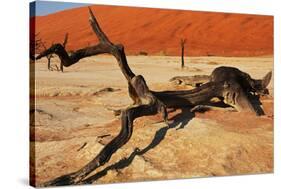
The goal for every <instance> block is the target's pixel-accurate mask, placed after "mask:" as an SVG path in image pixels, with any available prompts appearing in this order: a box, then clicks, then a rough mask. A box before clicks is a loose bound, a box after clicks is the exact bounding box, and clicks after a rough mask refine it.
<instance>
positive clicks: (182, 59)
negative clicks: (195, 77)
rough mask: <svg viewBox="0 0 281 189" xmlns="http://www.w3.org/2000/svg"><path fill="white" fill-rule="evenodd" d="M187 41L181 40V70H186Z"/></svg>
mask: <svg viewBox="0 0 281 189" xmlns="http://www.w3.org/2000/svg"><path fill="white" fill-rule="evenodd" d="M185 42H186V40H185V39H181V41H180V45H181V68H182V69H183V68H184V45H185Z"/></svg>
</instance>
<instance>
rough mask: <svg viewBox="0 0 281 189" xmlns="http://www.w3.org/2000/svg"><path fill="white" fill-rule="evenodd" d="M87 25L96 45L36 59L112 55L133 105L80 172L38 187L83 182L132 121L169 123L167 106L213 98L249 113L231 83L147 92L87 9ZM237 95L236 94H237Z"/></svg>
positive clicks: (58, 48)
mask: <svg viewBox="0 0 281 189" xmlns="http://www.w3.org/2000/svg"><path fill="white" fill-rule="evenodd" d="M89 13H90V25H91V27H92V29H93V31H94V32H95V34H96V35H97V37H98V40H99V43H98V44H97V45H95V46H91V47H86V48H83V49H79V50H77V51H75V52H74V53H72V54H71V55H70V56H69V55H68V54H67V52H66V51H65V48H64V46H63V45H61V44H54V45H52V46H51V47H50V48H49V49H47V50H46V51H44V52H42V53H41V54H40V55H38V56H37V57H36V59H39V58H42V57H44V56H47V55H49V54H51V53H55V54H57V55H58V56H59V58H60V59H61V63H62V64H63V66H66V67H68V66H71V65H73V64H75V63H77V62H78V61H79V60H80V59H81V58H84V57H89V56H94V55H98V54H103V53H109V54H111V55H113V56H114V57H115V58H116V60H117V62H118V65H119V67H120V69H121V72H122V73H123V75H124V77H125V78H126V80H127V82H128V89H129V95H130V97H131V98H132V100H133V101H134V106H131V107H129V108H127V109H124V110H122V111H121V130H120V132H119V134H118V135H117V136H116V137H115V138H114V139H113V140H112V141H110V142H109V143H108V144H107V145H105V147H104V148H103V149H102V150H101V151H100V152H99V153H98V155H97V156H96V157H95V158H94V159H93V160H92V161H90V162H89V163H88V164H87V165H85V166H84V167H82V168H81V169H80V170H78V171H75V172H73V173H70V174H66V175H63V176H61V177H58V178H56V179H54V180H51V181H48V182H46V183H43V184H42V185H40V186H58V185H69V184H80V183H82V181H83V179H85V177H86V176H87V175H88V174H89V173H91V172H92V171H94V170H95V169H96V168H98V167H100V166H102V165H104V164H105V163H106V162H107V161H109V159H110V158H111V156H112V155H113V154H114V153H115V152H116V151H117V150H118V149H119V148H121V147H122V146H123V145H124V144H126V143H127V142H128V141H129V139H130V137H131V135H132V132H133V121H134V120H135V119H136V118H138V117H141V116H147V115H154V114H157V113H159V112H160V113H161V114H162V116H163V120H164V121H165V122H166V123H167V124H168V120H167V110H166V107H178V106H188V105H197V104H201V103H203V102H205V101H208V100H209V99H210V98H212V97H216V96H218V97H225V102H226V103H228V104H231V105H235V107H236V108H237V109H238V110H243V111H245V109H246V110H249V111H252V106H251V105H250V103H249V101H248V99H247V96H246V95H245V94H244V92H243V91H242V90H241V87H240V86H239V85H238V84H237V83H236V82H233V81H228V82H220V83H215V82H210V83H207V84H204V85H202V86H201V87H199V88H196V89H194V90H189V91H163V92H154V91H151V90H149V88H148V86H147V84H146V82H145V79H144V78H143V76H141V75H137V76H136V75H135V74H134V73H133V72H132V70H131V69H130V67H129V65H128V63H127V58H126V55H125V51H124V47H123V45H121V44H113V43H112V42H111V41H110V40H109V39H108V37H107V36H106V35H105V33H104V32H103V31H102V30H101V28H100V26H99V24H98V22H97V20H96V18H95V16H94V14H93V13H92V11H91V9H90V8H89ZM237 93H239V95H237Z"/></svg>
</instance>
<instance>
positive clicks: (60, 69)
mask: <svg viewBox="0 0 281 189" xmlns="http://www.w3.org/2000/svg"><path fill="white" fill-rule="evenodd" d="M67 42H68V33H66V34H65V37H64V41H63V43H62V46H63V47H64V48H66V44H67ZM41 45H42V47H43V48H44V51H46V50H47V48H46V46H45V43H44V42H42V44H41ZM52 45H54V43H52ZM46 58H47V60H48V63H47V65H48V70H50V71H54V70H55V71H61V72H63V63H62V62H61V61H60V67H59V68H58V66H57V65H55V69H54V68H53V67H52V66H51V59H52V58H54V53H51V54H48V55H47V56H46Z"/></svg>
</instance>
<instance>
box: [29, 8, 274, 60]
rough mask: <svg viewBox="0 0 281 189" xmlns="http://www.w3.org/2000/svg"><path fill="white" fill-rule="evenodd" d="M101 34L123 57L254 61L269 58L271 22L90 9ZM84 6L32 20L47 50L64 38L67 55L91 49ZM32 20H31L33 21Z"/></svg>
mask: <svg viewBox="0 0 281 189" xmlns="http://www.w3.org/2000/svg"><path fill="white" fill-rule="evenodd" d="M92 10H93V11H94V14H95V15H96V17H97V19H98V21H99V23H100V25H101V27H102V29H103V30H104V31H105V33H106V34H107V35H108V36H109V38H110V39H111V41H113V42H114V43H122V44H124V46H125V49H126V52H127V54H138V53H139V52H140V51H144V52H147V53H148V54H162V55H180V39H181V38H186V40H187V43H186V49H187V50H186V55H192V56H198V55H201V56H202V55H216V56H259V55H271V54H273V17H272V16H259V15H245V14H229V13H212V12H194V11H181V10H163V9H162V10H161V9H152V8H132V7H118V6H96V5H95V6H92ZM88 17H89V13H88V10H87V7H82V8H76V9H70V10H66V11H61V12H57V13H54V14H50V15H47V16H38V17H36V33H38V32H39V33H40V35H39V36H40V38H42V39H43V40H44V41H46V42H47V44H48V45H50V44H51V43H52V42H54V43H57V42H62V41H63V39H64V35H65V33H67V32H68V33H69V41H68V45H67V49H68V50H75V49H79V48H83V47H85V46H88V45H94V44H95V43H96V42H97V39H96V36H95V34H94V33H93V31H92V30H91V28H90V25H89V22H88ZM33 21H34V19H31V22H33Z"/></svg>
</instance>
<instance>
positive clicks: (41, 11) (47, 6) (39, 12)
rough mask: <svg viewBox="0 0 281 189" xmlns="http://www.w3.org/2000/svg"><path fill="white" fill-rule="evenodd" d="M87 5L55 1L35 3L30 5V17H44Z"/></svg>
mask: <svg viewBox="0 0 281 189" xmlns="http://www.w3.org/2000/svg"><path fill="white" fill-rule="evenodd" d="M87 5H89V4H86V3H70V2H57V1H35V2H32V3H30V16H44V15H47V14H51V13H54V12H58V11H62V10H66V9H71V8H76V7H83V6H87ZM35 14H36V15H35Z"/></svg>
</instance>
